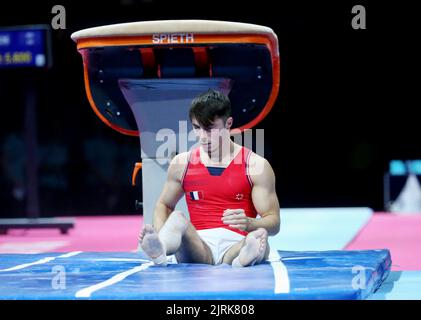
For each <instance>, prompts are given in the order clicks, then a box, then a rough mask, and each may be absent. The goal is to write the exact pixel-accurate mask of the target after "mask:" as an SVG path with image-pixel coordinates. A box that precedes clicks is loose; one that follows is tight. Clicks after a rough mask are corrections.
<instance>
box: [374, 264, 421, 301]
mask: <svg viewBox="0 0 421 320" xmlns="http://www.w3.org/2000/svg"><path fill="white" fill-rule="evenodd" d="M369 299H370V300H421V271H393V272H391V273H390V275H389V277H388V278H387V279H386V281H385V282H384V283H383V285H382V286H381V287H380V288H379V290H378V291H377V292H376V293H374V294H373V295H371V296H370V297H369Z"/></svg>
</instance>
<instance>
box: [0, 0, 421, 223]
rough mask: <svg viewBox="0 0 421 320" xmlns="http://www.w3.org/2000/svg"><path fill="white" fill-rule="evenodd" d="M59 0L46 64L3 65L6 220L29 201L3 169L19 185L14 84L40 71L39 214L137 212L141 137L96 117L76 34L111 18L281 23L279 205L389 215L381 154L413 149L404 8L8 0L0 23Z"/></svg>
mask: <svg viewBox="0 0 421 320" xmlns="http://www.w3.org/2000/svg"><path fill="white" fill-rule="evenodd" d="M337 2H338V1H337ZM56 4H61V5H63V6H64V7H65V9H66V27H67V29H66V30H53V31H52V44H53V61H54V65H53V67H52V68H51V69H50V70H49V71H48V72H47V73H43V74H42V75H38V74H28V73H25V72H11V71H5V70H1V69H0V104H1V109H0V110H1V111H0V112H1V113H0V123H1V125H0V144H1V149H0V154H1V157H2V168H1V169H0V201H1V205H0V212H1V214H0V216H1V217H11V216H24V215H25V205H24V203H25V199H24V198H23V199H21V200H19V196H17V197H16V196H13V188H14V187H15V188H16V183H18V182H16V181H15V182H13V180H12V179H11V178H10V177H8V175H7V174H6V171H7V170H6V169H5V166H6V167H7V163H10V162H12V163H13V164H16V166H15V167H14V169H13V170H15V171H14V172H15V173H16V176H19V175H20V177H21V178H20V180H19V181H23V179H24V178H22V172H21V171H19V170H20V169H19V168H23V166H24V165H25V161H26V162H27V161H30V160H31V159H27V158H26V157H25V156H24V154H23V153H22V150H23V149H22V138H23V136H22V134H23V109H24V107H23V103H24V98H25V97H24V91H23V89H22V87H23V83H24V81H28V79H36V87H37V98H38V101H37V109H38V115H37V125H38V142H39V148H40V150H39V154H40V178H39V179H40V201H41V212H42V215H43V216H60V215H82V214H131V213H133V214H136V213H137V212H136V210H135V208H134V201H135V199H138V198H139V197H140V193H141V190H140V189H139V187H137V188H133V187H131V173H132V170H133V165H134V163H135V162H136V161H139V160H140V148H139V143H138V139H137V138H135V137H128V136H123V135H121V134H119V133H117V132H115V131H113V130H112V129H111V128H108V127H107V126H106V125H105V124H103V123H102V122H101V121H100V120H99V119H98V118H97V116H96V115H95V114H94V112H93V111H92V109H91V107H90V106H89V103H88V100H87V98H86V95H85V89H84V84H83V72H82V59H81V56H80V55H79V53H78V52H77V50H76V45H75V43H73V42H72V40H71V39H70V35H71V33H73V32H75V31H77V30H80V29H84V28H88V27H93V26H100V25H107V24H113V23H121V22H132V21H145V20H159V19H209V20H212V19H213V20H226V21H238V22H248V23H255V24H261V25H265V26H268V27H270V28H272V29H273V30H274V31H275V33H276V34H277V35H278V39H279V49H280V56H281V87H280V92H279V96H278V99H277V102H276V104H275V106H274V108H273V109H272V111H271V113H270V114H269V116H268V117H267V118H266V119H265V120H264V121H263V122H261V123H260V124H259V125H258V128H264V129H265V137H266V142H267V143H266V151H267V158H268V160H269V161H270V162H271V163H272V166H273V168H274V170H275V173H276V177H277V192H278V197H279V200H280V203H281V207H319V206H325V207H334V206H368V207H371V208H373V209H374V210H383V174H384V172H385V171H386V170H387V169H388V163H389V160H391V159H401V158H402V159H405V158H408V159H416V158H420V157H421V139H420V137H421V135H420V133H419V131H420V130H419V123H420V118H419V116H418V115H419V111H418V110H419V108H420V106H421V104H420V101H419V97H418V96H417V95H416V93H417V92H418V91H419V72H418V71H419V57H420V56H421V55H420V52H419V49H418V48H416V47H417V45H416V42H419V32H418V30H419V23H418V20H419V19H418V18H417V14H416V13H417V11H416V10H415V9H414V8H412V7H410V6H409V5H408V4H404V3H403V2H399V3H394V4H387V3H385V2H378V3H376V4H375V3H373V2H367V1H347V2H341V3H334V2H332V3H327V2H320V1H315V2H313V3H310V2H309V3H306V2H302V1H288V2H287V1H276V6H277V7H276V8H275V7H274V5H275V1H268V0H261V1H220V0H217V1H194V2H191V1H190V2H188V1H163V0H143V1H135V0H111V1H102V2H100V1H89V2H87V1H86V2H82V1H61V2H58V1H43V2H32V3H31V2H22V1H13V2H6V1H4V2H2V5H1V11H0V26H9V25H22V24H50V23H51V20H52V18H53V16H54V15H53V14H52V13H51V8H52V7H53V6H54V5H56ZM357 4H361V5H364V6H365V8H366V10H367V29H366V30H354V29H352V27H351V20H352V17H353V14H352V13H351V9H352V7H353V6H354V5H357ZM87 150H89V151H87ZM98 159H100V160H101V161H98ZM22 161H23V162H22ZM95 163H96V165H94V164H95ZM5 164H6V165H5ZM19 164H20V166H19ZM9 169H10V168H9Z"/></svg>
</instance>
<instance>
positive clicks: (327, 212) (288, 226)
mask: <svg viewBox="0 0 421 320" xmlns="http://www.w3.org/2000/svg"><path fill="white" fill-rule="evenodd" d="M372 214H373V210H371V209H370V208H364V207H360V208H358V207H356V208H288V209H284V208H281V232H279V233H278V234H277V235H276V236H274V237H270V238H269V244H270V245H271V247H273V248H278V249H281V250H291V251H308V250H316V251H317V250H342V249H344V248H345V247H346V245H347V244H348V243H350V242H351V241H352V239H354V237H355V236H356V235H357V234H358V233H359V232H360V230H361V228H362V227H364V226H365V225H366V224H367V222H368V221H369V220H370V218H371V216H372Z"/></svg>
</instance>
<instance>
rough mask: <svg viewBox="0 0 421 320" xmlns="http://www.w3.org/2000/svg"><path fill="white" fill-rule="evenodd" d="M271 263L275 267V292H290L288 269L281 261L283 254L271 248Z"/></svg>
mask: <svg viewBox="0 0 421 320" xmlns="http://www.w3.org/2000/svg"><path fill="white" fill-rule="evenodd" d="M268 261H269V262H270V265H271V266H272V268H273V274H274V276H275V289H274V292H275V293H289V291H290V285H289V276H288V270H287V268H286V267H285V265H284V264H283V262H282V261H281V256H280V255H279V253H278V251H276V250H273V249H270V253H269V259H268Z"/></svg>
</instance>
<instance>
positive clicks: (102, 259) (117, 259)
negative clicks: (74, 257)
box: [91, 258, 150, 262]
mask: <svg viewBox="0 0 421 320" xmlns="http://www.w3.org/2000/svg"><path fill="white" fill-rule="evenodd" d="M91 261H117V262H118V261H123V262H148V261H150V260H148V259H131V258H99V259H91Z"/></svg>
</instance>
